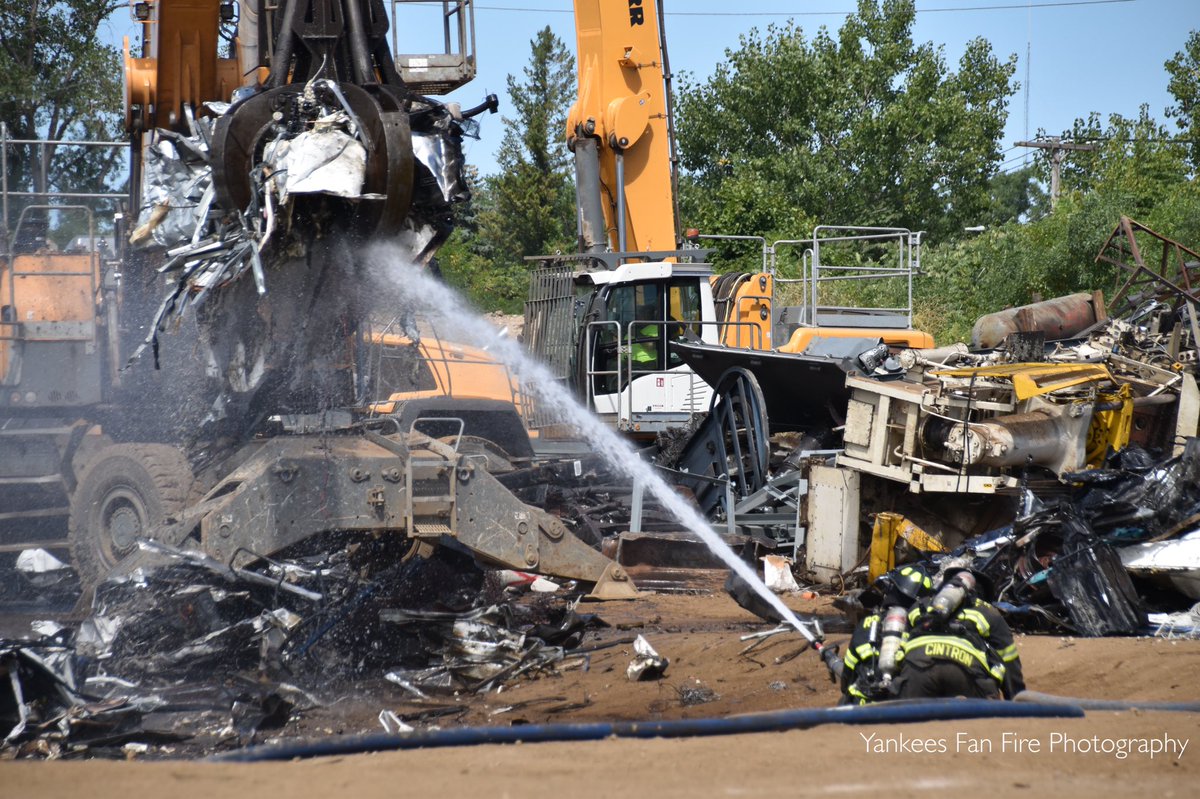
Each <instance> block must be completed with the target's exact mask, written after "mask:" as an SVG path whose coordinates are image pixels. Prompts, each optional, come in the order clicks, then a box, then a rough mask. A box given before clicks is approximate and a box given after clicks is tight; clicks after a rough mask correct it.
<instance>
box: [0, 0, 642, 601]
mask: <svg viewBox="0 0 1200 799" xmlns="http://www.w3.org/2000/svg"><path fill="white" fill-rule="evenodd" d="M396 5H397V6H403V5H405V3H403V2H401V0H397V3H396ZM443 6H444V8H443V11H444V12H445V13H444V14H443V15H442V16H443V20H444V21H445V25H446V30H445V42H446V43H447V44H446V48H445V49H446V52H445V53H432V54H421V55H415V56H401V55H397V54H396V53H395V50H396V49H397V48H396V47H395V45H394V43H393V44H392V45H389V42H388V39H387V34H388V30H389V18H388V15H387V13H386V9H385V7H384V4H383V0H282V1H281V2H277V3H268V2H266V0H241V2H238V3H234V2H230V0H141V1H139V2H136V3H134V4H133V6H132V8H133V12H134V15H135V17H136V18H137V20H138V21H139V22H140V23H141V24H142V26H143V28H142V29H143V35H142V36H141V42H140V50H141V52H140V53H139V54H138V55H137V57H135V56H134V55H133V53H132V49H133V48H130V47H129V46H128V45H127V47H126V52H127V56H126V81H127V93H126V100H127V107H126V121H127V124H128V128H129V134H130V150H131V158H130V165H131V169H130V174H131V180H130V195H129V201H128V206H127V208H126V213H125V214H124V215H123V216H122V218H121V219H119V220H118V223H117V227H116V237H115V238H116V240H117V243H118V245H119V250H118V252H117V253H116V255H115V256H114V257H104V256H102V255H101V254H100V253H99V252H98V251H97V250H96V248H94V247H93V248H90V249H87V250H86V251H85V252H83V253H79V254H72V253H60V252H55V251H53V250H52V249H51V248H50V247H49V246H47V243H46V241H45V237H44V236H38V235H33V232H32V231H33V226H32V225H31V224H27V222H29V221H30V218H29V217H28V215H25V214H23V215H22V217H21V221H20V222H19V223H18V225H17V230H16V231H15V234H14V235H13V236H12V237H8V236H6V237H5V239H6V247H5V252H4V257H3V259H2V260H0V528H3V527H4V525H5V524H8V523H11V525H10V529H7V530H0V532H5V533H11V535H5V536H4V540H3V541H0V546H2V547H3V548H4V550H7V551H9V552H15V551H19V550H21V549H24V548H27V547H30V546H39V545H40V546H43V547H46V548H50V549H59V550H60V551H61V550H67V551H69V552H70V556H71V560H72V562H73V565H74V567H75V569H76V571H77V572H78V573H79V575H80V578H81V581H82V583H83V585H84V587H85V589H89V588H91V587H94V586H95V585H96V584H97V583H98V582H99V581H100V580H102V579H103V578H104V576H105V575H106V574H107V573H109V571H110V570H111V569H112V568H113V567H114V566H116V565H117V564H119V563H121V562H123V561H125V560H126V559H127V558H136V557H138V556H139V554H138V553H139V552H140V550H141V548H142V546H143V544H142V542H143V541H144V540H146V539H152V540H153V541H154V542H155V543H156V545H157V547H158V548H159V549H160V550H161V549H163V548H166V549H171V548H175V549H190V550H198V551H200V552H202V553H203V554H205V555H207V556H208V557H211V558H215V559H216V560H219V561H221V562H223V563H227V564H229V565H230V566H232V567H250V568H253V567H254V566H255V565H256V564H259V563H261V559H262V558H263V557H268V556H273V555H278V556H282V557H287V556H288V554H289V553H293V552H295V551H297V549H306V548H311V547H313V546H317V545H320V541H325V542H326V545H327V546H341V545H344V543H345V542H346V541H348V540H351V539H353V538H354V537H356V536H358V537H369V538H371V539H372V540H374V541H376V542H386V543H388V545H389V546H393V547H394V550H393V551H394V554H395V555H396V557H412V556H419V555H424V554H428V553H429V552H430V551H432V549H433V548H434V547H446V548H450V549H455V550H459V551H461V552H464V553H467V554H469V555H470V556H472V557H474V558H475V559H476V560H477V561H478V562H480V563H481V564H490V565H494V566H499V567H503V568H514V569H521V570H525V571H537V572H542V573H546V574H552V575H559V576H563V577H566V578H571V579H578V580H581V581H585V582H587V583H590V584H593V585H594V589H593V592H594V594H596V595H597V596H608V597H612V596H630V595H632V594H633V593H634V590H633V586H632V583H631V582H630V581H629V580H628V577H627V576H626V575H625V574H624V573H623V571H622V570H621V569H620V568H619V567H617V565H616V564H615V563H613V562H612V561H611V560H610V559H608V558H606V557H605V556H603V555H601V554H600V553H599V552H597V551H595V550H594V549H592V548H590V547H589V546H587V545H585V544H584V543H583V542H582V541H580V540H579V539H578V538H576V537H575V536H574V535H573V534H572V533H571V532H570V531H569V530H567V529H566V528H565V527H564V525H563V523H562V522H561V521H559V520H558V519H557V518H555V517H553V516H551V515H550V514H548V513H546V512H544V511H542V510H540V509H538V508H535V507H531V506H528V505H526V504H525V503H523V502H521V501H520V500H519V499H518V498H517V497H516V496H515V495H514V494H513V493H511V492H510V491H509V490H508V489H507V488H505V487H504V485H503V484H501V483H500V482H499V480H498V479H497V478H496V477H494V476H493V472H495V471H496V470H512V469H514V468H518V467H521V466H524V465H528V464H527V463H526V461H527V460H528V458H529V457H530V456H531V452H530V447H529V441H528V437H527V436H525V435H524V429H523V428H522V426H521V424H520V421H519V419H518V418H517V416H516V412H515V410H514V408H513V405H512V403H511V402H506V403H503V402H498V401H491V400H488V399H485V398H484V399H475V400H471V401H469V403H468V405H469V407H467V406H463V405H462V404H461V402H459V401H458V400H453V401H451V400H446V399H445V398H443V397H438V396H431V397H420V396H415V397H414V396H411V391H410V395H407V396H404V397H399V398H398V397H396V396H395V395H394V394H393V396H392V399H393V400H397V399H403V401H395V402H391V403H389V407H386V408H382V407H376V408H374V409H372V408H371V407H370V403H371V400H373V399H375V398H377V396H378V394H377V393H375V389H376V388H378V387H380V386H383V384H386V383H388V375H386V374H383V372H384V370H383V368H382V367H383V365H384V363H385V361H386V362H387V365H388V366H395V365H396V364H397V363H400V362H401V361H403V359H404V358H405V357H407V355H408V354H409V353H407V351H406V345H405V343H404V342H403V341H397V340H390V339H388V338H387V337H386V336H385V335H372V334H371V332H370V330H369V324H368V319H369V316H370V314H371V312H372V311H377V310H378V309H375V308H373V307H372V300H373V299H374V297H373V294H375V293H377V289H376V288H375V286H376V285H377V284H375V283H373V282H372V281H373V280H376V279H378V277H379V274H378V273H379V272H380V271H383V272H384V273H385V275H384V277H386V270H387V267H388V264H389V263H390V262H392V261H393V260H396V259H404V260H408V261H411V262H414V263H418V264H419V263H423V262H426V261H428V260H429V258H431V257H432V255H433V253H434V252H435V251H436V249H437V246H438V245H439V244H440V242H441V241H443V240H444V238H445V237H446V236H447V235H448V234H449V232H450V228H451V214H450V210H451V208H452V206H453V205H454V204H455V203H457V202H461V201H463V200H465V199H466V196H467V194H466V189H465V185H464V183H463V181H462V175H461V170H462V166H463V163H462V155H461V147H460V141H461V136H462V133H463V128H464V126H466V125H468V124H469V120H470V118H471V117H472V116H474V115H475V114H478V113H482V112H483V111H486V110H489V109H494V108H495V105H496V101H495V98H494V97H489V98H488V99H487V100H485V102H484V103H482V104H481V105H480V106H478V107H477V108H474V109H469V110H466V111H464V110H462V109H460V108H458V107H457V106H455V105H453V104H446V103H442V102H440V101H438V100H436V99H434V98H432V97H430V96H429V94H431V93H433V92H445V91H448V90H449V89H450V88H453V87H454V86H455V85H460V84H461V83H463V82H465V81H467V80H469V79H470V77H471V75H473V73H474V56H473V53H471V52H468V51H467V50H464V49H463V48H462V47H461V46H460V47H459V48H458V49H457V50H456V51H454V52H452V50H454V48H452V47H451V43H452V42H454V41H455V40H456V37H455V36H454V34H455V33H457V34H458V36H457V41H458V42H459V43H460V45H462V44H463V43H470V42H472V41H473V38H472V37H473V25H472V23H471V22H470V3H469V2H467V0H457V1H456V2H448V3H444V4H443ZM62 211H63V208H62V207H61V206H54V207H53V208H50V209H48V211H47V215H46V218H49V216H50V215H53V214H58V213H61V212H62ZM381 242H384V243H383V244H381ZM371 246H376V247H383V248H384V249H383V253H384V255H383V256H382V257H376V258H374V259H373V260H372V258H371V257H370V253H371V250H370V247H371ZM364 252H365V253H367V256H364V255H363V253H364ZM384 310H388V309H384ZM391 311H392V312H393V313H394V312H395V310H394V309H391ZM381 348H383V349H384V350H389V351H388V352H386V353H382V354H381V355H380V357H378V358H376V359H375V360H374V361H372V358H371V353H372V352H376V353H380V349H381ZM428 350H429V348H428V347H425V352H426V353H428ZM384 355H387V356H388V357H383V356H384ZM459 355H460V354H457V353H451V354H450V355H449V356H448V358H449V360H448V361H447V362H446V363H445V364H441V365H438V368H441V367H442V366H444V367H445V368H444V369H443V373H444V374H443V376H444V377H445V378H446V379H449V377H450V376H451V375H452V374H454V375H457V374H459V373H460V372H461V369H462V367H461V366H460V365H459V364H458V361H459V360H460V358H459ZM391 356H396V357H391ZM450 362H453V363H454V365H453V366H450V365H449V364H450ZM404 371H406V370H403V369H396V368H393V369H392V372H393V373H395V374H400V373H401V372H404ZM408 373H409V374H411V371H409V372H408ZM443 383H445V381H444V380H443ZM422 385H423V384H421V383H420V381H418V383H417V385H416V386H415V387H416V389H417V393H418V394H419V393H420V391H421V389H422ZM383 387H384V388H385V389H386V393H389V394H391V393H393V391H394V387H393V386H390V385H387V386H383ZM402 391H403V390H402ZM454 403H459V404H454ZM431 417H432V420H433V421H432V422H431V421H430V419H431ZM506 421H507V422H510V423H508V424H501V422H506ZM431 425H432V426H431ZM499 427H503V428H504V430H506V431H508V433H511V438H510V440H507V441H505V442H504V444H503V445H496V444H495V442H490V443H489V441H488V440H487V436H488V435H489V431H494V430H496V429H498V428H499ZM522 436H524V437H523V438H522ZM53 517H57V518H58V519H60V520H61V519H62V518H63V517H66V518H67V525H66V526H67V528H68V535H67V538H66V539H65V540H64V539H49V540H39V541H32V540H30V536H29V530H30V529H31V528H30V521H31V520H36V519H39V518H53ZM383 565H386V564H383ZM85 593H86V592H85Z"/></svg>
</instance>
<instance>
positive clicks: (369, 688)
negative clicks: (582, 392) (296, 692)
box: [0, 594, 1200, 798]
mask: <svg viewBox="0 0 1200 799" xmlns="http://www.w3.org/2000/svg"><path fill="white" fill-rule="evenodd" d="M789 604H792V605H793V606H794V607H796V608H797V609H798V610H803V611H805V612H811V613H817V614H819V615H821V616H822V617H825V618H830V619H832V616H829V615H827V614H829V606H828V602H827V601H825V600H816V601H802V600H793V601H791V602H790V603H789ZM586 609H587V610H590V611H593V612H596V613H599V614H600V615H601V616H602V617H603V618H604V619H605V620H606V621H607V622H608V623H609V624H610V625H612V626H611V627H610V628H608V629H605V630H601V631H599V632H597V633H594V634H590V635H589V637H588V638H587V639H586V640H585V644H584V646H585V647H593V648H594V651H593V652H591V653H590V663H589V664H588V667H587V668H586V670H585V669H583V668H575V669H571V670H567V671H564V672H561V673H559V674H557V675H551V676H544V677H542V678H540V679H536V680H531V681H526V682H522V683H520V684H518V685H516V686H510V687H509V688H506V689H504V690H503V691H500V692H494V693H490V694H488V695H486V696H483V697H479V696H474V697H470V698H467V697H457V698H454V699H451V700H449V701H446V700H438V701H430V702H426V703H422V704H419V705H417V704H413V703H411V702H409V701H406V699H405V697H404V695H403V692H402V691H401V690H400V689H398V688H396V687H395V686H391V685H390V684H388V683H384V682H382V681H380V682H378V683H376V684H371V685H363V686H356V687H355V688H354V689H352V690H346V691H344V692H342V695H340V696H332V697H329V696H327V697H324V698H325V699H327V700H328V701H329V704H327V705H326V706H325V707H323V708H319V709H315V710H311V711H307V712H305V713H301V714H297V716H296V717H294V718H293V719H292V721H291V722H289V724H288V727H287V728H286V729H285V731H284V734H285V735H286V736H288V737H293V736H300V737H305V738H308V737H319V736H329V735H348V734H356V733H363V732H378V731H379V730H380V727H379V723H378V721H377V720H376V717H377V715H378V713H379V711H380V710H381V709H391V710H394V711H395V712H396V713H398V714H399V715H400V716H401V717H405V718H410V719H416V720H414V721H413V724H414V726H417V727H418V728H426V727H429V726H432V725H439V726H442V727H449V726H458V725H462V724H490V725H504V726H507V725H512V724H522V723H540V722H573V721H581V722H582V721H599V720H638V719H678V718H699V717H708V716H728V715H731V714H737V713H747V712H755V711H764V710H777V709H783V708H796V707H821V706H829V705H832V704H834V703H835V702H836V699H837V693H836V690H835V687H834V686H833V685H832V684H831V683H830V681H829V679H828V677H827V675H826V672H825V669H824V667H823V666H822V664H821V662H820V660H819V659H818V658H817V657H816V656H815V655H814V654H813V653H812V652H810V651H803V652H802V651H801V650H802V646H801V641H800V639H799V638H798V636H796V635H780V636H776V637H774V638H771V639H769V640H767V641H765V642H763V643H760V644H759V645H757V646H756V647H754V648H753V649H751V650H750V651H748V652H746V651H744V650H746V648H747V647H748V646H749V644H750V643H751V642H743V641H741V640H739V637H740V636H741V635H744V634H746V633H749V632H753V631H757V630H762V629H765V628H764V625H762V624H761V623H760V622H758V621H757V620H756V619H754V617H752V616H750V615H749V614H748V613H747V612H745V611H743V610H742V609H741V608H739V607H737V606H736V605H735V604H734V603H733V602H732V601H731V600H730V599H728V598H727V597H725V596H724V595H723V594H713V595H705V596H685V595H659V596H646V597H643V598H642V599H639V600H637V601H633V602H622V603H608V604H599V605H593V606H589V607H588V608H586ZM639 633H640V634H642V635H645V636H646V638H647V639H648V640H649V641H650V642H651V643H652V644H653V645H654V646H655V647H656V648H657V649H658V651H659V652H660V653H661V654H663V655H665V656H667V657H668V658H670V661H671V663H670V666H669V667H668V669H667V672H666V675H665V676H664V677H663V678H662V679H661V680H659V681H656V682H639V683H630V682H628V680H627V679H626V677H625V667H626V666H627V665H628V663H629V660H630V657H631V654H632V645H631V644H630V643H629V642H630V641H631V639H632V637H633V636H635V635H637V634H639ZM828 637H829V639H830V640H831V641H835V642H836V641H838V640H844V639H845V637H846V634H844V633H838V632H836V631H834V630H833V629H832V625H831V628H830V629H829V631H828ZM1018 644H1019V646H1020V648H1021V655H1022V661H1023V663H1024V666H1025V674H1026V679H1027V683H1028V684H1029V687H1030V688H1031V689H1033V690H1039V691H1043V692H1046V693H1055V694H1061V695H1070V696H1082V697H1091V698H1104V699H1133V700H1143V701H1196V700H1197V699H1200V641H1165V640H1159V639H1117V638H1110V639H1077V638H1061V637H1051V636H1020V637H1019V638H1018ZM422 713H424V714H429V715H427V716H426V718H425V719H424V720H420V719H417V717H418V716H420V715H421V714H422ZM1006 733H1007V735H1006ZM872 734H874V735H875V736H876V738H875V739H872V741H874V742H875V743H871V742H868V740H867V739H866V738H864V736H868V737H869V736H871V735H872ZM1092 736H1098V737H1099V738H1100V739H1110V740H1111V739H1117V738H1157V739H1160V740H1161V739H1162V738H1163V737H1164V736H1168V737H1170V738H1172V739H1178V740H1179V741H1181V742H1185V743H1182V744H1180V745H1182V746H1185V747H1186V748H1185V749H1184V750H1183V752H1182V754H1181V755H1178V756H1176V755H1175V754H1170V755H1168V754H1159V755H1158V756H1156V757H1154V758H1153V759H1151V758H1150V757H1149V755H1146V754H1138V753H1132V754H1130V755H1129V756H1128V757H1126V758H1124V759H1121V758H1118V757H1117V756H1116V755H1115V754H1111V753H1110V754H1103V753H1089V752H1083V751H1063V750H1064V748H1066V747H1067V746H1068V743H1067V741H1065V740H1063V739H1064V738H1066V739H1070V740H1073V741H1079V740H1080V739H1085V738H1086V739H1088V740H1089V741H1090V739H1091V738H1092ZM915 738H921V739H934V740H935V741H941V742H943V743H942V746H941V747H938V746H934V747H933V748H934V749H935V750H936V749H938V748H945V749H946V751H945V752H941V751H934V752H932V753H925V752H913V751H911V748H912V747H911V746H910V747H909V750H908V751H904V752H900V753H889V754H883V753H877V752H875V751H874V750H873V749H872V746H878V741H881V740H885V739H886V740H889V741H891V745H892V746H893V747H895V746H899V745H901V744H904V742H905V741H908V742H909V743H911V741H912V739H915ZM1018 738H1020V739H1023V740H1024V742H1025V743H1024V745H1023V746H1022V747H1021V749H1022V750H1023V751H1016V749H1017V739H1018ZM268 740H269V739H268ZM1035 746H1036V747H1038V749H1037V751H1033V750H1034V747H1035ZM988 748H990V749H991V751H990V752H989V751H987V749H988ZM1079 748H1082V746H1080V747H1079ZM1052 750H1053V751H1052ZM1198 776H1200V714H1189V713H1163V712H1142V711H1131V712H1121V713H1112V712H1104V713H1089V714H1088V716H1087V717H1086V718H1084V719H1062V720H1054V719H1044V720H1043V719H1030V720H976V721H969V722H937V723H925V724H911V725H878V726H872V727H849V726H842V725H837V726H828V727H823V728H817V729H812V730H803V731H793V732H786V733H764V734H756V735H739V736H729V737H716V738H696V739H686V740H684V739H678V740H648V741H636V740H617V739H608V740H604V741H599V742H595V743H563V744H557V743H556V744H528V745H509V746H496V745H488V746H479V747H473V748H466V749H431V750H423V751H414V752H395V753H386V754H373V755H358V756H350V757H334V758H324V759H317V760H309V761H303V762H293V763H277V764H267V763H264V764H254V765H232V764H216V763H205V762H197V761H182V760H171V761H166V762H163V761H158V762H142V763H123V762H112V761H101V760H90V761H56V762H6V763H0V785H3V786H4V787H5V789H6V791H5V793H6V794H8V795H13V796H23V797H24V796H59V795H64V794H66V793H67V792H69V791H70V792H75V791H78V790H79V789H80V787H81V786H84V785H86V786H88V787H87V789H86V792H87V795H89V796H95V797H109V796H112V797H118V796H119V797H127V796H130V795H138V794H143V795H159V794H162V793H166V792H169V793H170V794H171V795H172V796H177V797H188V796H204V797H206V798H207V797H212V796H221V795H228V794H230V793H237V794H239V795H256V794H258V793H265V792H268V791H270V792H273V793H282V794H283V795H288V796H310V795H311V796H316V795H323V796H328V795H331V794H335V795H337V794H340V795H350V794H353V795H355V796H384V795H389V796H392V795H397V794H401V795H404V794H415V793H418V792H419V793H432V792H435V791H436V792H437V793H439V794H441V795H447V796H479V795H487V796H522V797H538V796H555V797H562V796H568V795H569V796H611V795H614V794H616V793H618V792H624V791H631V790H635V791H637V792H638V793H641V794H644V795H647V796H654V797H660V796H696V795H701V796H723V795H728V796H740V795H753V796H776V795H778V796H784V795H787V796H797V795H799V796H807V795H816V794H824V795H851V796H853V795H862V794H867V793H875V792H878V791H888V792H895V791H896V790H900V791H901V792H903V791H905V790H906V789H907V790H908V791H912V790H914V789H917V790H929V789H939V788H948V789H952V790H955V791H964V792H965V791H972V790H975V791H979V792H981V793H980V794H979V795H986V796H991V795H998V796H1010V795H1020V796H1040V795H1048V794H1051V793H1053V795H1055V796H1056V797H1076V796H1078V797H1083V796H1089V797H1092V796H1112V795H1118V794H1121V795H1132V796H1143V795H1144V796H1149V795H1155V796H1194V795H1195V788H1194V786H1195V780H1196V779H1197V777H1198ZM891 795H896V794H895V793H892V794H891ZM900 795H904V793H901V794H900ZM963 795H970V794H967V793H964V794H963Z"/></svg>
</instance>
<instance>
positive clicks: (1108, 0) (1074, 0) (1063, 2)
mask: <svg viewBox="0 0 1200 799" xmlns="http://www.w3.org/2000/svg"><path fill="white" fill-rule="evenodd" d="M1134 2H1137V0H1056V2H1050V3H1032V4H1028V3H1017V4H1013V3H1007V4H1002V5H990V6H947V7H946V8H917V9H914V11H915V12H916V13H918V14H938V13H944V12H959V11H1007V10H1012V9H1022V10H1027V9H1030V8H1063V7H1066V6H1103V5H1114V4H1116V3H1134ZM475 8H476V10H478V11H514V12H527V13H536V14H573V13H575V12H574V11H573V10H571V9H569V8H529V7H527V6H475ZM853 13H855V12H854V11H668V12H666V16H668V17H848V16H850V15H851V14H853Z"/></svg>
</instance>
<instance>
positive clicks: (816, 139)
mask: <svg viewBox="0 0 1200 799" xmlns="http://www.w3.org/2000/svg"><path fill="white" fill-rule="evenodd" d="M914 15H915V12H914V8H913V3H912V1H911V0H883V2H882V3H880V2H878V0H859V5H858V13H857V14H855V15H852V16H851V17H849V18H848V19H847V20H846V22H845V24H844V25H843V27H842V28H841V30H840V31H839V32H838V34H837V36H836V38H835V37H834V36H833V35H831V34H830V33H829V32H828V31H827V30H826V29H824V28H821V29H820V30H819V31H818V32H817V34H816V36H815V38H813V39H811V40H809V39H806V38H805V36H804V34H803V31H802V30H801V29H800V28H798V27H796V26H795V25H793V24H788V25H786V26H783V27H776V26H771V27H768V28H767V30H766V32H765V33H761V32H759V31H757V30H755V31H752V32H751V33H749V34H747V35H746V36H744V37H743V38H742V40H741V46H740V47H739V48H738V49H737V50H730V51H727V53H726V56H727V59H728V60H727V63H724V64H721V65H719V66H718V67H717V69H716V71H715V72H714V74H713V75H712V77H710V78H708V79H707V80H705V81H703V82H694V81H691V80H688V79H686V78H685V79H684V81H683V82H682V89H681V91H680V95H679V103H678V119H677V130H678V135H679V141H680V147H681V152H682V166H683V169H684V170H685V172H686V174H687V176H688V178H689V179H688V180H687V181H685V182H683V184H682V187H681V193H682V198H681V200H682V202H681V204H682V208H683V213H684V221H685V223H686V224H687V225H689V226H694V227H699V228H700V229H702V230H703V231H705V232H714V233H730V234H732V233H738V234H747V233H756V234H758V233H766V234H768V235H770V234H777V237H787V238H798V237H800V236H802V235H805V233H806V231H807V230H810V229H811V225H809V222H811V221H812V220H814V219H819V220H821V221H822V222H826V223H832V224H869V225H886V226H900V227H908V228H911V229H914V230H917V229H925V230H929V231H930V232H931V234H932V235H933V236H934V237H935V238H939V237H941V238H944V237H946V236H949V235H951V234H957V233H959V232H961V229H962V227H963V226H964V225H973V224H977V223H978V220H979V219H980V217H981V214H983V213H984V212H985V211H987V209H988V208H989V206H990V204H991V199H990V195H989V176H990V175H991V173H992V172H993V171H994V169H995V165H996V163H997V162H998V161H999V159H1000V155H999V152H998V148H997V141H998V140H999V137H1000V135H1001V133H1002V131H1003V128H1004V122H1005V119H1006V117H1007V105H1008V98H1009V97H1010V96H1011V95H1012V94H1013V92H1014V91H1015V90H1016V84H1014V83H1013V82H1012V80H1011V78H1012V74H1013V70H1014V65H1015V56H1014V57H1012V58H1010V59H1009V60H1007V61H1004V62H1002V61H1000V60H998V59H997V58H996V57H995V56H994V55H993V54H992V51H991V47H990V45H989V44H988V43H987V42H986V41H985V40H983V39H976V40H974V41H972V42H970V43H969V44H968V45H967V48H966V52H965V53H964V54H963V56H962V58H961V59H960V61H959V63H958V68H957V71H953V72H952V71H950V70H949V69H948V67H947V65H946V62H945V59H944V57H943V54H942V51H941V49H940V48H938V47H935V46H934V45H932V44H929V43H925V44H916V43H915V42H914V41H913V38H912V25H913V19H914ZM801 225H803V226H801Z"/></svg>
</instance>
